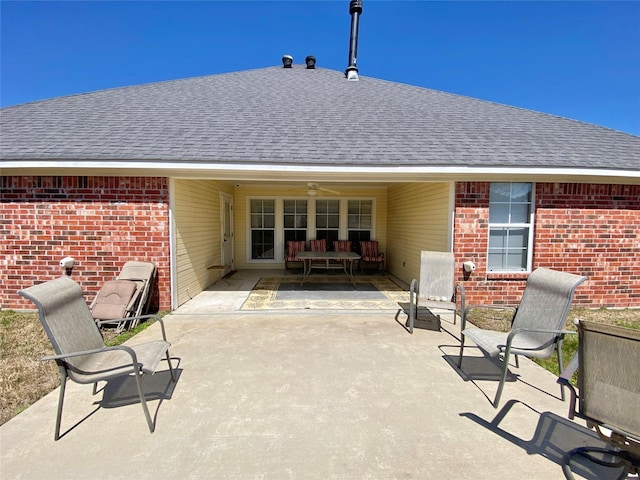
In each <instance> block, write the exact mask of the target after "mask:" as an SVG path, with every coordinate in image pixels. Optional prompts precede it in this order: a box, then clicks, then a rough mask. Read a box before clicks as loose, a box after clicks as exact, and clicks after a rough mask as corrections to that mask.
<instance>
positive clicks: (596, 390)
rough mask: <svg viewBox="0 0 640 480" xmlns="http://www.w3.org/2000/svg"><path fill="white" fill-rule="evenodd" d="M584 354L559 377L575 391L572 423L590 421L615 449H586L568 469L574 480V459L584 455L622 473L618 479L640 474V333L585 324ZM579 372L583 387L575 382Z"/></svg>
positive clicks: (582, 327)
mask: <svg viewBox="0 0 640 480" xmlns="http://www.w3.org/2000/svg"><path fill="white" fill-rule="evenodd" d="M577 327H578V351H577V353H576V354H575V356H574V357H573V359H571V361H570V362H569V365H567V368H566V370H565V371H564V372H563V373H562V375H560V377H559V378H558V383H560V385H564V386H567V387H568V388H569V391H570V393H571V399H570V404H569V415H568V417H569V418H570V419H574V418H575V417H578V418H581V419H583V420H585V421H586V423H587V427H589V428H593V429H595V431H596V432H597V434H598V436H599V437H600V438H601V439H602V440H604V441H605V442H607V443H608V444H609V445H611V448H602V447H593V446H591V447H590V446H582V447H579V448H576V449H574V450H572V451H570V452H569V453H568V454H567V455H566V457H565V461H564V464H563V466H562V468H563V471H564V474H565V477H567V478H568V479H573V478H574V476H573V474H572V472H571V460H572V459H573V458H574V457H576V456H578V455H579V456H581V457H583V458H586V459H588V460H590V461H592V462H595V463H597V464H599V465H602V466H605V467H610V468H612V469H616V474H620V476H619V477H618V478H627V475H628V474H629V473H632V474H638V473H640V375H639V374H638V366H640V330H635V329H631V328H625V327H620V326H615V325H606V324H600V323H595V322H587V321H584V320H580V321H578V322H577ZM576 370H577V371H578V388H577V390H576V388H574V386H573V385H571V383H570V379H571V377H572V376H573V374H574V373H575V371H576Z"/></svg>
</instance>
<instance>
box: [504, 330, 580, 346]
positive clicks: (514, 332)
mask: <svg viewBox="0 0 640 480" xmlns="http://www.w3.org/2000/svg"><path fill="white" fill-rule="evenodd" d="M525 332H527V333H555V334H557V335H558V336H563V337H564V336H565V335H575V334H577V333H578V332H574V331H573V330H553V329H546V328H516V329H515V330H511V331H510V332H509V336H508V337H507V346H509V345H511V342H512V341H513V339H514V337H515V336H516V335H518V334H520V333H525Z"/></svg>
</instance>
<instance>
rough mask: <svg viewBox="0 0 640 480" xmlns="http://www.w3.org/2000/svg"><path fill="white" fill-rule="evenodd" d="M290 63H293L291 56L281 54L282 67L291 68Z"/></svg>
mask: <svg viewBox="0 0 640 480" xmlns="http://www.w3.org/2000/svg"><path fill="white" fill-rule="evenodd" d="M291 65H293V57H292V56H291V55H283V56H282V66H283V68H291Z"/></svg>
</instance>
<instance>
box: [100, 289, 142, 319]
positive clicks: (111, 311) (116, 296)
mask: <svg viewBox="0 0 640 480" xmlns="http://www.w3.org/2000/svg"><path fill="white" fill-rule="evenodd" d="M137 289H138V286H137V285H136V282H134V281H131V280H109V281H106V282H104V285H102V288H101V289H100V291H99V292H98V295H96V298H95V300H94V301H93V303H92V304H91V308H90V310H91V315H92V316H93V318H95V319H99V320H114V319H117V318H123V317H125V316H126V315H127V310H128V308H129V304H130V303H131V300H132V298H133V296H134V295H135V293H136V291H137Z"/></svg>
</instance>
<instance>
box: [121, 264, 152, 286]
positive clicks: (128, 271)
mask: <svg viewBox="0 0 640 480" xmlns="http://www.w3.org/2000/svg"><path fill="white" fill-rule="evenodd" d="M155 275H156V264H155V263H153V262H138V261H135V260H131V261H128V262H126V263H125V264H124V266H123V267H122V270H121V271H120V274H119V275H118V280H145V281H147V282H150V281H151V280H152V279H153V278H154V277H155Z"/></svg>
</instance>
